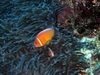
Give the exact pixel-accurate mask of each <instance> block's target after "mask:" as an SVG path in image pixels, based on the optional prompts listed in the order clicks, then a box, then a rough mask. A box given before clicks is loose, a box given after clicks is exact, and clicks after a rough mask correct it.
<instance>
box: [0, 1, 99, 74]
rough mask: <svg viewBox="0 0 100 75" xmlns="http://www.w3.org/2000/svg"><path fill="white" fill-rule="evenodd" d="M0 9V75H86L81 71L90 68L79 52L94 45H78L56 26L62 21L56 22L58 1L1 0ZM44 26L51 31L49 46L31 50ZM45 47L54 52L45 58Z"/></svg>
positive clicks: (58, 10) (63, 29)
mask: <svg viewBox="0 0 100 75" xmlns="http://www.w3.org/2000/svg"><path fill="white" fill-rule="evenodd" d="M0 6H1V7H0V10H1V11H0V74H1V75H23V74H28V75H29V74H30V75H80V74H81V75H85V74H87V73H86V71H85V70H86V69H87V68H90V66H91V65H90V64H89V63H88V61H87V60H86V58H85V54H84V53H82V52H81V49H82V48H85V47H88V46H89V47H90V48H91V46H94V45H93V44H90V43H85V42H80V41H79V40H78V39H77V38H76V37H75V36H74V34H73V33H72V32H71V31H70V30H68V29H67V28H66V27H64V26H63V25H61V24H60V23H65V22H62V21H60V20H59V18H60V19H61V16H60V17H59V15H60V14H61V11H62V10H61V8H63V7H64V6H63V5H62V3H61V2H59V0H34V1H32V0H29V1H27V0H17V1H16V0H11V1H9V0H4V1H1V2H0ZM68 10H69V9H68ZM68 10H67V11H68ZM69 12H72V11H70V10H69ZM72 13H73V12H72ZM69 18H70V16H69ZM58 20H59V22H60V23H59V25H58ZM63 21H65V20H63ZM48 27H54V29H55V35H54V37H53V39H52V40H51V42H50V44H49V45H45V46H44V47H41V48H35V47H34V45H33V42H34V39H35V37H36V35H37V34H38V33H39V32H40V31H41V30H43V29H45V28H48ZM69 27H70V26H69ZM48 47H49V48H51V49H52V51H53V52H54V57H49V55H48ZM95 57H99V54H98V55H96V56H95ZM98 71H99V70H98ZM98 71H97V72H98ZM97 72H96V73H97ZM96 73H95V74H96Z"/></svg>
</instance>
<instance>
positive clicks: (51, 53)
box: [48, 48, 54, 57]
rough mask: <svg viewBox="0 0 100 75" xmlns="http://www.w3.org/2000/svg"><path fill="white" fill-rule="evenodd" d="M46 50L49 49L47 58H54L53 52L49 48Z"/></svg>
mask: <svg viewBox="0 0 100 75" xmlns="http://www.w3.org/2000/svg"><path fill="white" fill-rule="evenodd" d="M48 49H49V56H50V57H54V52H53V51H52V50H51V49H50V48H48Z"/></svg>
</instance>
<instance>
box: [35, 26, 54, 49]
mask: <svg viewBox="0 0 100 75" xmlns="http://www.w3.org/2000/svg"><path fill="white" fill-rule="evenodd" d="M53 36H54V29H53V28H47V29H45V30H43V31H41V32H40V33H38V34H37V36H36V38H35V41H34V46H35V47H42V46H44V45H46V44H49V42H50V41H51V40H52V37H53Z"/></svg>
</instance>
